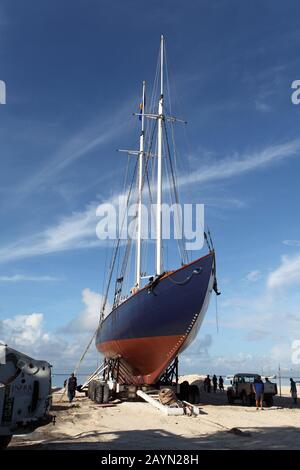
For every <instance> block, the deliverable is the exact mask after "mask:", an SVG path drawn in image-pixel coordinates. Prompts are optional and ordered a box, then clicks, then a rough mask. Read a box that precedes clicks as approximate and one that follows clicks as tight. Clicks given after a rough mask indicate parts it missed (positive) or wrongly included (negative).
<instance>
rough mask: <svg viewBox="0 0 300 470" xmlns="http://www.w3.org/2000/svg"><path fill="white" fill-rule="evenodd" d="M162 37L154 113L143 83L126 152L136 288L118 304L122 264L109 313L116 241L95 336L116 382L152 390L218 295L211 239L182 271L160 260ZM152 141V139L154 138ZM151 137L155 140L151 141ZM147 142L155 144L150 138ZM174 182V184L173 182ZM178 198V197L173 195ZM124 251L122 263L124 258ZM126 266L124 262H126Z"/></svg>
mask: <svg viewBox="0 0 300 470" xmlns="http://www.w3.org/2000/svg"><path fill="white" fill-rule="evenodd" d="M164 57H165V52H164V37H163V36H162V37H161V42H160V56H159V64H158V70H159V79H158V87H159V89H160V92H159V99H158V109H157V112H156V113H155V112H153V113H150V112H149V113H147V112H146V111H145V82H143V92H142V103H141V110H140V113H136V114H139V117H140V121H141V134H140V146H139V150H138V151H127V153H129V154H130V155H133V156H134V155H135V156H136V157H137V160H136V163H137V172H136V173H137V194H138V198H137V214H136V221H137V237H136V249H135V262H136V263H135V271H136V272H135V277H136V279H135V286H134V289H132V291H131V294H130V295H129V296H128V297H125V298H124V297H123V298H122V295H121V294H122V286H123V283H124V272H125V270H124V264H123V265H122V269H121V274H120V275H119V276H116V282H115V292H114V301H113V306H112V309H111V311H110V313H109V314H108V315H106V316H105V314H104V312H105V309H106V307H107V300H108V294H109V291H110V286H111V281H112V278H113V273H114V271H115V270H116V269H115V268H116V259H117V254H116V253H117V251H118V249H119V248H120V246H121V242H120V240H118V241H117V243H116V247H115V252H114V254H113V258H112V262H111V265H110V270H109V273H108V278H107V287H106V291H105V295H104V300H103V305H102V309H101V314H100V322H99V328H98V330H97V334H96V347H97V349H98V351H99V352H101V353H102V354H103V355H104V357H105V359H106V360H118V370H117V374H118V381H119V383H124V384H154V383H156V382H157V381H158V380H159V378H160V377H161V376H162V374H163V373H164V371H165V370H166V368H167V367H168V366H169V365H170V364H171V363H172V361H173V360H174V359H175V358H176V357H177V356H178V354H179V353H182V351H183V350H184V349H186V348H187V347H188V346H189V344H190V343H191V342H192V341H193V340H194V338H195V337H196V335H197V333H198V331H199V328H200V326H201V324H202V321H203V318H204V316H205V313H206V310H207V308H208V304H209V300H210V296H211V293H212V290H213V289H214V290H215V291H216V293H218V291H217V281H216V265H215V263H216V258H215V252H214V249H213V245H212V242H211V238H210V236H207V235H206V234H205V239H206V241H207V243H208V248H209V250H208V253H207V254H206V255H205V256H203V257H201V258H199V259H196V260H194V261H192V262H190V261H188V258H187V257H185V258H184V259H183V261H182V265H181V266H179V267H178V268H177V269H174V270H171V271H164V268H163V259H162V197H163V189H164V188H163V185H164V182H163V181H164V180H163V158H164V152H165V153H167V150H166V149H167V148H168V146H167V145H166V144H163V139H164V138H165V137H166V136H167V134H166V126H167V124H168V123H173V122H176V118H173V117H169V116H167V115H166V114H165V97H164ZM146 119H149V120H152V122H155V126H154V127H155V134H156V135H157V139H156V149H155V152H154V153H152V152H151V148H149V149H148V150H147V151H146V150H145V121H146ZM153 135H154V134H153ZM152 137H153V136H152ZM150 140H153V138H151V139H150ZM149 159H156V167H155V168H156V175H155V176H156V185H155V186H156V240H155V244H156V249H155V258H156V259H155V265H156V267H155V275H153V276H152V277H148V280H147V282H146V284H145V285H143V276H142V272H141V263H142V222H143V218H142V194H143V186H144V183H145V180H146V177H145V175H146V172H147V164H148V160H149ZM173 182H174V179H173ZM175 193H176V191H175ZM126 253H127V252H126V250H125V260H126V256H127V257H128V253H127V255H126ZM125 265H126V262H125Z"/></svg>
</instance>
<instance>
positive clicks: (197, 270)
mask: <svg viewBox="0 0 300 470" xmlns="http://www.w3.org/2000/svg"><path fill="white" fill-rule="evenodd" d="M201 272H202V269H201V268H195V269H194V270H193V271H192V273H191V274H190V275H189V276H187V278H186V279H184V281H175V280H174V279H172V278H171V277H170V276H168V278H167V279H169V281H171V282H172V283H173V284H176V285H177V286H185V285H186V284H187V283H188V282H190V280H191V279H192V277H193V276H194V275H198V274H201Z"/></svg>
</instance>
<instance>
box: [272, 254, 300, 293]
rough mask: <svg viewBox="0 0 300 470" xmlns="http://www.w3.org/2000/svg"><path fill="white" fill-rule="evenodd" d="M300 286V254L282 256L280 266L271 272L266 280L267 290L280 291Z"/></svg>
mask: <svg viewBox="0 0 300 470" xmlns="http://www.w3.org/2000/svg"><path fill="white" fill-rule="evenodd" d="M295 284H300V254H299V253H298V254H296V255H294V256H287V255H284V256H282V258H281V264H280V266H279V267H278V268H277V269H275V271H273V272H271V273H270V274H269V276H268V279H267V287H268V289H271V290H275V289H282V288H286V287H291V286H294V285H295Z"/></svg>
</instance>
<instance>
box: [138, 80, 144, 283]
mask: <svg viewBox="0 0 300 470" xmlns="http://www.w3.org/2000/svg"><path fill="white" fill-rule="evenodd" d="M145 87H146V84H145V81H143V91H142V103H141V106H142V109H141V120H142V129H141V135H140V151H139V157H138V159H139V162H138V220H137V241H136V286H137V287H138V288H140V284H141V246H142V188H143V156H144V140H145Z"/></svg>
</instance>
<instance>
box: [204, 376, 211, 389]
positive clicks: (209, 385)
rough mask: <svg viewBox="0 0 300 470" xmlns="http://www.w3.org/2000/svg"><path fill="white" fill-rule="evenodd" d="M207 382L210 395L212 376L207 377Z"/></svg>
mask: <svg viewBox="0 0 300 470" xmlns="http://www.w3.org/2000/svg"><path fill="white" fill-rule="evenodd" d="M205 380H206V391H207V392H208V393H210V389H211V378H210V376H209V375H207V377H206V379H205Z"/></svg>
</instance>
